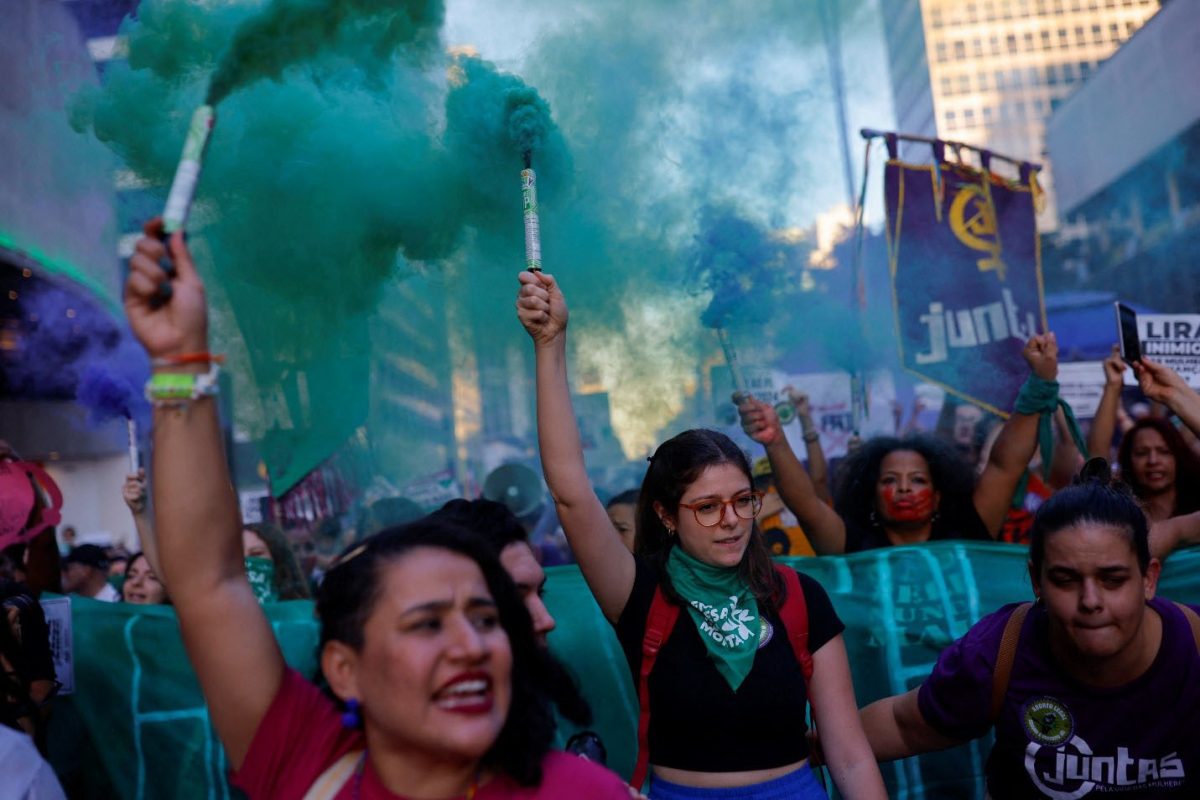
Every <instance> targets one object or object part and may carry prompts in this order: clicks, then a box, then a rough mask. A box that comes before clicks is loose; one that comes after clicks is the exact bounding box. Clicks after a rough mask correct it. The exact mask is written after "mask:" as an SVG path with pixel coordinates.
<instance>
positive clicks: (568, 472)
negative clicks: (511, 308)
mask: <svg viewBox="0 0 1200 800" xmlns="http://www.w3.org/2000/svg"><path fill="white" fill-rule="evenodd" d="M519 279H520V282H521V290H520V293H519V294H518V295H517V317H518V318H519V319H520V320H521V324H522V325H524V326H525V330H526V331H528V333H529V336H530V338H532V339H533V354H534V363H535V366H536V370H537V424H538V449H539V451H540V454H541V459H542V472H543V473H544V474H545V476H546V485H547V486H549V487H550V494H551V496H553V497H554V505H555V507H556V509H557V510H558V519H559V522H561V523H562V528H563V533H565V534H566V535H567V541H568V542H569V543H570V545H571V550H572V551H573V552H574V553H575V560H576V561H578V562H579V569H580V570H581V571H582V572H583V577H584V579H586V580H587V582H588V586H589V587H590V588H591V590H592V594H593V595H595V597H596V602H597V603H599V605H600V610H601V611H603V612H604V616H605V617H607V618H608V619H609V620H610V621H612V622H615V621H616V620H617V618H618V617H620V616H621V612H622V611H623V610H624V609H625V603H626V601H628V600H629V593H630V592H631V591H633V578H634V561H633V554H631V553H630V552H629V551H628V550H626V549H625V545H624V544H622V543H621V537H619V536H617V535H615V534H614V533H613V528H612V522H611V521H609V519H608V513H607V512H606V511H605V510H604V505H603V504H602V503H601V502H600V498H598V497H596V493H595V491H593V490H592V483H591V481H590V480H589V479H588V474H587V468H586V467H585V466H584V463H583V444H582V442H581V441H580V439H579V425H578V423H577V422H576V420H575V410H574V409H573V408H572V407H571V389H570V386H569V385H568V383H567V303H566V299H565V298H564V297H563V294H562V291H561V290H560V289H559V288H558V284H557V283H556V282H555V280H554V278H553V277H551V276H550V275H546V274H545V273H541V272H537V273H534V272H522V273H521V275H520V278H519Z"/></svg>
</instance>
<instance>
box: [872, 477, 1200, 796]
mask: <svg viewBox="0 0 1200 800" xmlns="http://www.w3.org/2000/svg"><path fill="white" fill-rule="evenodd" d="M1031 535H1032V541H1031V543H1030V551H1029V574H1030V578H1031V579H1032V582H1033V590H1034V594H1035V595H1036V596H1037V602H1036V603H1034V604H1033V605H1032V607H1031V608H1029V609H1028V613H1027V614H1026V616H1025V617H1024V620H1023V621H1021V619H1020V617H1016V618H1015V619H1016V620H1017V622H1014V627H1013V632H1012V633H1010V634H1009V635H1008V636H1007V637H1006V635H1005V629H1006V627H1008V623H1009V620H1010V619H1013V618H1014V613H1015V612H1017V611H1018V609H1020V608H1021V606H1018V605H1010V606H1005V607H1004V608H1002V609H1000V610H999V611H997V612H995V613H993V614H991V615H989V616H987V617H984V618H983V619H982V620H981V621H980V622H979V623H978V624H976V625H975V626H974V627H972V628H971V630H970V631H969V632H968V633H967V635H966V636H964V637H963V638H962V639H960V640H959V641H957V642H955V643H954V644H953V645H951V646H950V647H948V648H946V650H945V651H944V652H943V653H942V655H941V657H940V658H939V659H938V663H937V666H936V667H934V670H933V673H932V674H931V675H930V676H929V678H928V679H927V680H926V681H925V683H924V684H923V685H921V686H920V687H919V688H917V689H914V690H912V691H910V692H908V693H906V694H902V695H897V696H895V697H889V698H885V699H883V700H880V701H878V702H875V703H872V704H871V705H869V706H867V707H866V708H865V709H863V712H862V718H863V725H864V728H865V729H866V731H867V736H868V738H869V740H870V742H871V746H872V749H873V750H874V751H875V756H876V757H877V758H878V759H880V760H881V761H883V760H891V759H896V758H904V757H907V756H911V755H916V754H919V753H924V752H928V751H931V750H938V749H942V748H946V747H951V746H953V745H956V744H960V743H962V742H965V741H967V740H970V739H973V738H976V737H979V736H982V735H984V734H985V733H986V732H987V731H988V730H989V729H990V728H993V727H994V728H995V731H996V744H995V747H994V748H993V750H992V753H991V755H990V757H989V758H988V764H987V783H988V792H989V794H990V795H991V796H992V797H997V798H1000V797H1003V798H1011V797H1051V798H1057V799H1058V800H1065V799H1066V798H1080V797H1084V796H1086V795H1088V794H1091V793H1093V792H1095V793H1096V794H1109V793H1113V794H1118V795H1119V796H1120V797H1122V798H1133V797H1176V796H1177V797H1185V796H1186V797H1191V796H1195V793H1196V790H1197V786H1200V780H1198V779H1197V778H1196V777H1195V775H1194V773H1195V772H1196V771H1197V770H1200V737H1197V736H1196V735H1195V731H1196V730H1197V727H1198V726H1200V654H1198V652H1197V639H1196V638H1195V634H1194V633H1193V631H1194V628H1193V623H1194V622H1195V623H1200V618H1196V617H1195V616H1194V612H1193V610H1192V609H1190V608H1189V607H1186V606H1179V605H1176V604H1173V603H1171V602H1169V601H1166V600H1162V599H1159V598H1156V597H1155V590H1156V588H1157V584H1158V576H1159V571H1160V569H1161V565H1160V564H1159V562H1158V560H1157V559H1154V558H1151V556H1150V548H1149V543H1148V535H1147V522H1146V517H1145V514H1144V513H1143V512H1142V510H1141V508H1140V507H1139V506H1138V504H1137V501H1136V500H1135V499H1134V498H1133V495H1132V493H1130V491H1129V490H1128V488H1127V487H1125V486H1124V485H1123V484H1120V483H1117V482H1114V481H1112V478H1111V473H1110V471H1109V468H1108V464H1107V462H1105V461H1104V459H1093V460H1092V461H1090V462H1088V464H1087V465H1085V467H1084V470H1083V476H1082V478H1081V482H1080V483H1077V484H1076V485H1074V486H1072V487H1070V488H1068V489H1065V490H1063V491H1062V492H1060V493H1058V494H1057V495H1055V496H1053V497H1052V498H1050V500H1048V501H1047V502H1046V503H1045V504H1044V505H1043V506H1042V507H1041V508H1040V509H1038V512H1037V516H1036V517H1035V519H1034V523H1033V529H1032V532H1031ZM1018 626H1019V627H1018ZM1002 641H1003V642H1004V643H1005V644H1007V645H1009V646H1010V647H1011V646H1012V645H1015V650H1013V651H1012V655H1011V656H1010V657H1011V661H1009V662H1008V663H1010V664H1011V667H1009V668H1008V669H1006V668H1004V667H1000V668H999V669H997V663H998V662H1000V663H1003V662H1004V661H1005V659H1004V658H1002V657H1001V655H1000V653H1001V649H1002ZM1006 673H1007V674H1006Z"/></svg>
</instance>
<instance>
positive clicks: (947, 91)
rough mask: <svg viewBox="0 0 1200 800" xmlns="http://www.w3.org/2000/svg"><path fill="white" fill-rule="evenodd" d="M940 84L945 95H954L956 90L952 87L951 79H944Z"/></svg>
mask: <svg viewBox="0 0 1200 800" xmlns="http://www.w3.org/2000/svg"><path fill="white" fill-rule="evenodd" d="M939 83H940V84H941V87H942V94H943V95H949V94H954V89H953V87H951V86H950V79H949V78H942V79H941V81H940V82H939Z"/></svg>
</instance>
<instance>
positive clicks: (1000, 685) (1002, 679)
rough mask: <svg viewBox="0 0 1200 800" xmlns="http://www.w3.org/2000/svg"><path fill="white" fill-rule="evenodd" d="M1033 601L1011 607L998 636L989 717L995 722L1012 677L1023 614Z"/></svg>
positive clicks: (998, 716) (1023, 620) (1027, 610)
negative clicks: (1010, 611) (1001, 632)
mask: <svg viewBox="0 0 1200 800" xmlns="http://www.w3.org/2000/svg"><path fill="white" fill-rule="evenodd" d="M1031 608H1033V603H1021V605H1019V606H1017V607H1016V608H1014V609H1013V612H1012V614H1011V615H1009V617H1008V622H1006V623H1005V624H1004V633H1003V634H1002V635H1001V636H1000V650H999V651H997V653H996V668H995V669H994V670H993V671H992V707H991V716H990V717H989V719H991V720H992V722H995V721H996V720H998V719H999V718H1000V710H1001V709H1002V708H1004V696H1005V695H1007V694H1008V679H1009V678H1010V677H1012V668H1013V661H1015V660H1016V657H1017V642H1018V641H1019V640H1020V638H1021V626H1022V625H1023V624H1024V622H1025V615H1026V614H1028V613H1029V609H1031Z"/></svg>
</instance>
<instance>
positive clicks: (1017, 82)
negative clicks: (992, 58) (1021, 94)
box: [1008, 69, 1024, 89]
mask: <svg viewBox="0 0 1200 800" xmlns="http://www.w3.org/2000/svg"><path fill="white" fill-rule="evenodd" d="M1008 85H1009V86H1011V87H1013V88H1014V89H1020V88H1021V87H1022V86H1023V85H1024V84H1023V83H1022V82H1021V70H1019V69H1014V70H1011V71H1009V73H1008Z"/></svg>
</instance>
